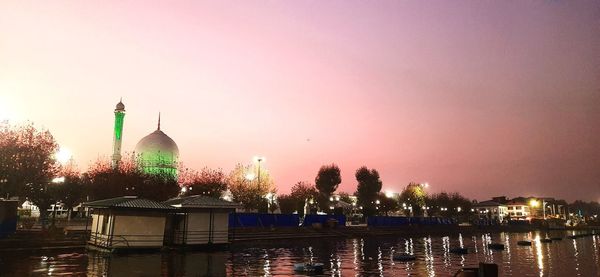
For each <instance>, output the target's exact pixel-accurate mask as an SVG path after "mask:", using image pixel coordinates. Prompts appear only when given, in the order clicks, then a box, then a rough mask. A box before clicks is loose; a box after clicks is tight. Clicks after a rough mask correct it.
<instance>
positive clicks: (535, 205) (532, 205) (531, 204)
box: [529, 199, 540, 208]
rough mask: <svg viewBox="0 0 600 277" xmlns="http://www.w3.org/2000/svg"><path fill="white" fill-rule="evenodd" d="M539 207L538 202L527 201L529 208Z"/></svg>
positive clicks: (533, 200)
mask: <svg viewBox="0 0 600 277" xmlns="http://www.w3.org/2000/svg"><path fill="white" fill-rule="evenodd" d="M539 205H540V202H539V201H537V200H535V199H531V201H529V206H531V207H533V208H537V207H538V206H539Z"/></svg>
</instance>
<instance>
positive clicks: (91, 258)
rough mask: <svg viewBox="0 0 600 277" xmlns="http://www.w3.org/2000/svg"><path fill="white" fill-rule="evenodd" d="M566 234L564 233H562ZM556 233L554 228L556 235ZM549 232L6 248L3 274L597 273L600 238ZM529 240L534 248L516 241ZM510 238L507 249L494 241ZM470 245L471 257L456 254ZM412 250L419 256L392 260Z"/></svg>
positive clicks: (1, 266) (0, 259) (0, 269)
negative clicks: (302, 265) (126, 251)
mask: <svg viewBox="0 0 600 277" xmlns="http://www.w3.org/2000/svg"><path fill="white" fill-rule="evenodd" d="M561 234H562V235H566V233H561ZM556 235H557V233H555V234H553V236H556ZM546 237H550V236H547V234H546V233H545V232H531V233H500V234H484V235H481V236H472V237H470V238H469V237H466V238H465V237H464V236H462V235H460V234H459V235H456V236H444V237H429V236H428V237H413V238H399V237H397V238H393V237H386V238H381V237H380V238H371V237H370V238H353V239H337V240H335V239H320V240H290V241H273V242H262V243H260V242H258V243H255V244H247V245H252V248H250V247H242V246H240V245H238V246H235V247H233V248H232V249H230V250H227V251H220V252H210V253H206V252H186V253H183V252H166V253H165V252H163V253H153V254H135V255H133V254H130V255H112V256H105V255H100V254H97V253H94V252H90V253H87V254H86V253H85V252H81V253H61V252H48V253H41V254H37V255H29V254H25V253H21V254H19V253H16V254H15V253H10V254H8V253H2V252H0V275H1V276H5V275H6V276H26V275H50V274H51V275H66V274H69V275H88V276H157V275H158V276H160V275H162V276H225V275H230V276H288V275H294V274H295V273H294V272H293V264H294V263H298V262H308V261H312V262H321V263H324V264H325V267H326V270H325V275H326V276H363V275H378V276H406V275H417V276H449V275H450V276H451V275H453V274H454V273H455V272H456V271H457V270H458V269H460V268H461V267H463V266H465V267H476V266H477V265H478V263H479V262H495V263H497V264H498V265H499V269H500V272H501V275H502V276H599V275H600V264H599V261H600V259H599V255H600V254H599V249H600V237H598V236H593V237H583V238H578V239H568V238H565V239H563V240H562V241H554V242H552V243H541V242H540V239H541V238H546ZM524 239H530V240H531V241H532V246H518V245H517V244H516V243H517V241H518V240H524ZM490 242H500V243H504V244H505V246H506V248H505V250H504V251H495V250H492V249H490V248H489V247H488V243H490ZM455 247H466V248H469V250H470V252H469V254H466V255H457V254H453V253H450V252H449V251H450V249H452V248H455ZM394 253H410V254H414V255H416V256H417V260H416V261H410V262H400V261H394V260H393V256H394Z"/></svg>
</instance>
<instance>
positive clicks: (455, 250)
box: [450, 247, 469, 255]
mask: <svg viewBox="0 0 600 277" xmlns="http://www.w3.org/2000/svg"><path fill="white" fill-rule="evenodd" d="M450 253H453V254H460V255H465V254H469V249H467V248H462V247H456V248H452V249H450Z"/></svg>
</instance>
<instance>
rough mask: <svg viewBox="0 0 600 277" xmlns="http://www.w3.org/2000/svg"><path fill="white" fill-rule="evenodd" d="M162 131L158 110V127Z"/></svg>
mask: <svg viewBox="0 0 600 277" xmlns="http://www.w3.org/2000/svg"><path fill="white" fill-rule="evenodd" d="M157 130H159V131H160V112H158V129H157Z"/></svg>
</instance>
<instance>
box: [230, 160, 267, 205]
mask: <svg viewBox="0 0 600 277" xmlns="http://www.w3.org/2000/svg"><path fill="white" fill-rule="evenodd" d="M258 174H259V173H258V169H257V168H256V167H253V166H250V165H242V164H237V165H236V166H235V168H234V169H233V170H232V171H231V172H230V173H229V175H228V177H227V184H228V186H229V191H230V192H231V195H232V197H233V200H234V201H235V202H238V203H240V204H242V205H243V206H244V208H245V209H246V210H261V211H266V207H267V199H266V198H265V197H266V196H267V194H268V193H272V194H274V193H275V187H274V183H273V179H272V178H271V176H270V174H269V172H268V171H267V170H264V169H261V170H260V178H259V176H258ZM259 180H260V183H259Z"/></svg>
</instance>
